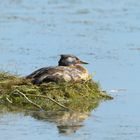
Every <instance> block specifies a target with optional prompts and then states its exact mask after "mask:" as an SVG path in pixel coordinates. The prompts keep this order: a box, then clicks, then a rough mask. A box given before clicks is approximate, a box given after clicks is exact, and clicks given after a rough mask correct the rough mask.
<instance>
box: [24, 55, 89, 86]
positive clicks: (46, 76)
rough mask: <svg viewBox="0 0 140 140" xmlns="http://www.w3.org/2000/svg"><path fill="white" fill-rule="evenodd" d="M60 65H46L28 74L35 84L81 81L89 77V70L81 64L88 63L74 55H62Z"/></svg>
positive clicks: (28, 77)
mask: <svg viewBox="0 0 140 140" xmlns="http://www.w3.org/2000/svg"><path fill="white" fill-rule="evenodd" d="M58 64H59V65H58V66H55V67H44V68H41V69H38V70H36V71H34V72H33V73H31V74H30V75H28V76H27V77H26V78H27V79H31V81H32V83H34V84H41V83H43V82H59V81H66V82H72V81H74V82H80V81H83V80H87V79H89V77H90V76H89V73H88V71H87V70H86V69H85V68H84V67H82V66H81V65H80V64H88V63H86V62H84V61H81V60H80V59H79V58H77V57H76V56H73V55H61V58H60V60H59V62H58Z"/></svg>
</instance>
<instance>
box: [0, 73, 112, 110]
mask: <svg viewBox="0 0 140 140" xmlns="http://www.w3.org/2000/svg"><path fill="white" fill-rule="evenodd" d="M108 99H112V97H111V96H109V95H107V94H106V93H104V92H102V91H101V89H100V87H99V85H98V83H95V82H94V81H92V80H90V81H85V82H82V83H67V82H62V83H44V84H41V85H38V86H37V85H33V84H32V83H31V82H30V80H27V79H25V78H21V77H19V76H16V75H11V74H9V73H0V104H1V105H4V106H7V107H9V108H11V107H17V108H23V109H30V110H38V109H39V110H40V109H41V110H45V111H48V110H73V111H80V112H83V111H90V110H92V109H93V108H95V107H97V106H98V104H99V102H100V101H101V100H108Z"/></svg>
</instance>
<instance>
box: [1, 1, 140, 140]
mask: <svg viewBox="0 0 140 140" xmlns="http://www.w3.org/2000/svg"><path fill="white" fill-rule="evenodd" d="M0 3H1V4H0V9H1V12H0V70H1V71H2V70H3V71H10V72H12V73H16V74H17V73H18V74H20V75H23V76H24V75H27V74H29V73H30V72H32V71H33V70H35V69H36V68H39V67H42V66H48V65H57V60H58V58H59V54H61V53H70V54H75V55H77V56H79V57H80V58H82V59H83V60H86V61H88V62H89V63H90V65H88V66H87V68H88V69H89V71H90V72H91V73H94V72H96V75H95V77H94V79H95V80H96V81H99V82H100V84H101V86H102V88H103V90H107V91H108V92H109V93H111V94H112V95H113V96H114V97H115V99H114V100H112V101H109V102H104V103H102V104H101V105H100V106H99V107H98V108H97V109H96V110H95V111H92V112H91V114H90V115H89V114H88V115H87V114H82V118H81V114H69V113H67V112H66V113H64V114H61V115H59V114H57V115H51V114H50V116H47V118H44V119H43V120H42V119H40V117H39V116H40V113H39V116H38V115H36V114H35V115H34V113H33V114H30V115H29V114H28V113H27V114H26V113H16V112H15V113H8V112H7V113H5V111H3V110H1V111H0V139H2V140H11V139H14V140H27V139H34V140H38V139H41V140H45V139H47V140H54V139H55V140H57V139H58V140H59V139H70V140H87V139H96V140H118V139H119V140H132V139H133V140H139V139H140V111H139V106H140V102H139V99H140V86H139V83H140V80H139V79H140V78H139V72H140V62H139V60H140V39H139V36H140V8H139V7H140V1H138V0H117V1H116V0H94V1H93V0H87V1H84V0H61V1H59V0H39V1H38V0H30V1H28V0H5V1H2V0H0ZM25 114H26V115H25ZM41 115H44V114H41ZM37 116H38V117H37ZM54 116H55V117H54ZM77 116H78V117H77ZM79 116H80V118H81V119H80V120H77V119H79ZM69 118H71V119H72V120H73V122H70V124H69V122H67V119H68V120H69ZM64 120H65V121H64ZM74 121H75V122H74ZM64 122H65V125H63V123H64ZM77 122H78V123H79V124H77V125H73V123H77ZM67 123H68V124H67ZM66 124H67V125H66Z"/></svg>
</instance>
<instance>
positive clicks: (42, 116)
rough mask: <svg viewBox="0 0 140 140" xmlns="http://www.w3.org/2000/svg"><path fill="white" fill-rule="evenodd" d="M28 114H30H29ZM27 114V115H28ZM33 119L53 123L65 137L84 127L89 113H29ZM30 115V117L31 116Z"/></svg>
mask: <svg viewBox="0 0 140 140" xmlns="http://www.w3.org/2000/svg"><path fill="white" fill-rule="evenodd" d="M27 114H28V113H27ZM27 114H26V115H27ZM29 114H30V115H31V116H32V117H33V118H35V119H38V120H43V121H48V122H53V123H55V124H56V126H57V128H58V132H59V133H61V134H65V135H70V134H72V133H75V132H76V131H77V130H78V129H80V128H81V127H83V126H84V125H83V121H84V120H85V119H86V118H88V117H89V114H90V113H89V112H82V113H80V112H71V111H70V112H66V111H48V112H45V111H39V112H37V111H36V112H32V113H31V112H30V113H29ZM29 114H28V115H29Z"/></svg>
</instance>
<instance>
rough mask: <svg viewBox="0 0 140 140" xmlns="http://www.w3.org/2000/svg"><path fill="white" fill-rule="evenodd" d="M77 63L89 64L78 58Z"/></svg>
mask: <svg viewBox="0 0 140 140" xmlns="http://www.w3.org/2000/svg"><path fill="white" fill-rule="evenodd" d="M79 64H89V63H87V62H84V61H81V60H79Z"/></svg>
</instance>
